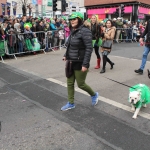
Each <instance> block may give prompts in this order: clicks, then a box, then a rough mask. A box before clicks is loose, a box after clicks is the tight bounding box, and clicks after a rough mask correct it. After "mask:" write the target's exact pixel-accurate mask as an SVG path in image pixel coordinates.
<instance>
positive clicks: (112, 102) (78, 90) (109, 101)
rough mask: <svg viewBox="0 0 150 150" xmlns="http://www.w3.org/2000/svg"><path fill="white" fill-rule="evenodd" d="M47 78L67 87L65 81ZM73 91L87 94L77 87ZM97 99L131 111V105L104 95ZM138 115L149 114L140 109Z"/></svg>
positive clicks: (148, 117) (149, 117)
mask: <svg viewBox="0 0 150 150" xmlns="http://www.w3.org/2000/svg"><path fill="white" fill-rule="evenodd" d="M47 80H48V81H51V82H54V83H57V84H59V85H61V86H64V87H67V84H66V83H64V82H61V81H59V80H56V79H53V78H48V79H47ZM75 91H77V92H80V93H82V94H85V95H88V94H87V93H86V92H85V91H83V90H81V89H79V88H78V87H75ZM99 101H102V102H105V103H108V104H110V105H113V106H115V107H118V108H121V109H123V110H126V111H129V112H132V111H131V107H129V106H127V105H124V104H121V103H118V102H116V101H113V100H110V99H107V98H105V97H102V96H99ZM139 116H142V117H144V118H146V119H149V120H150V114H148V113H145V112H142V111H140V113H139Z"/></svg>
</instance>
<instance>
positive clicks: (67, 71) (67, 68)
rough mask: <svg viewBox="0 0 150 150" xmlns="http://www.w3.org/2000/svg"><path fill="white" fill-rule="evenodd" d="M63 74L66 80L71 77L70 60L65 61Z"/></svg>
mask: <svg viewBox="0 0 150 150" xmlns="http://www.w3.org/2000/svg"><path fill="white" fill-rule="evenodd" d="M65 72H66V77H67V78H70V77H71V76H72V75H73V67H72V62H71V61H70V60H67V61H66V67H65Z"/></svg>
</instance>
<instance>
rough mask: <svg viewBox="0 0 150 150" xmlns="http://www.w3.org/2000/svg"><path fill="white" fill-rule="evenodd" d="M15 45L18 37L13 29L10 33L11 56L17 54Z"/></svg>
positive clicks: (9, 46) (9, 47)
mask: <svg viewBox="0 0 150 150" xmlns="http://www.w3.org/2000/svg"><path fill="white" fill-rule="evenodd" d="M15 44H16V35H15V31H14V30H13V29H10V30H9V31H8V49H9V54H13V53H15V48H14V47H15Z"/></svg>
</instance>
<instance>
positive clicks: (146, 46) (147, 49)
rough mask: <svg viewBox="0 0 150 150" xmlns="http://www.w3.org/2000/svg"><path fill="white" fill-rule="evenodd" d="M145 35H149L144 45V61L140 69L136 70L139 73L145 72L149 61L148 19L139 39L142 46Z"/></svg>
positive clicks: (149, 25) (149, 26) (149, 33)
mask: <svg viewBox="0 0 150 150" xmlns="http://www.w3.org/2000/svg"><path fill="white" fill-rule="evenodd" d="M145 35H147V36H146V41H145V47H144V51H143V57H142V63H141V66H140V68H139V69H138V70H135V72H136V73H138V74H143V70H144V68H145V64H146V61H147V56H148V54H149V52H150V20H149V21H148V23H147V26H146V28H145V31H144V32H143V34H142V36H141V38H140V40H139V42H140V45H141V46H143V44H144V40H143V39H144V37H145Z"/></svg>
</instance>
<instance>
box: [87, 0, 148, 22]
mask: <svg viewBox="0 0 150 150" xmlns="http://www.w3.org/2000/svg"><path fill="white" fill-rule="evenodd" d="M84 4H85V7H86V10H87V15H88V17H91V16H92V15H93V14H95V15H97V17H98V19H99V20H103V19H105V18H110V19H112V18H116V16H115V15H114V12H115V11H116V8H118V7H119V6H121V4H124V8H125V10H124V16H123V18H124V19H127V20H130V21H137V20H143V21H144V20H148V19H150V0H107V1H106V0H101V1H99V0H94V1H93V0H85V1H84Z"/></svg>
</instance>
